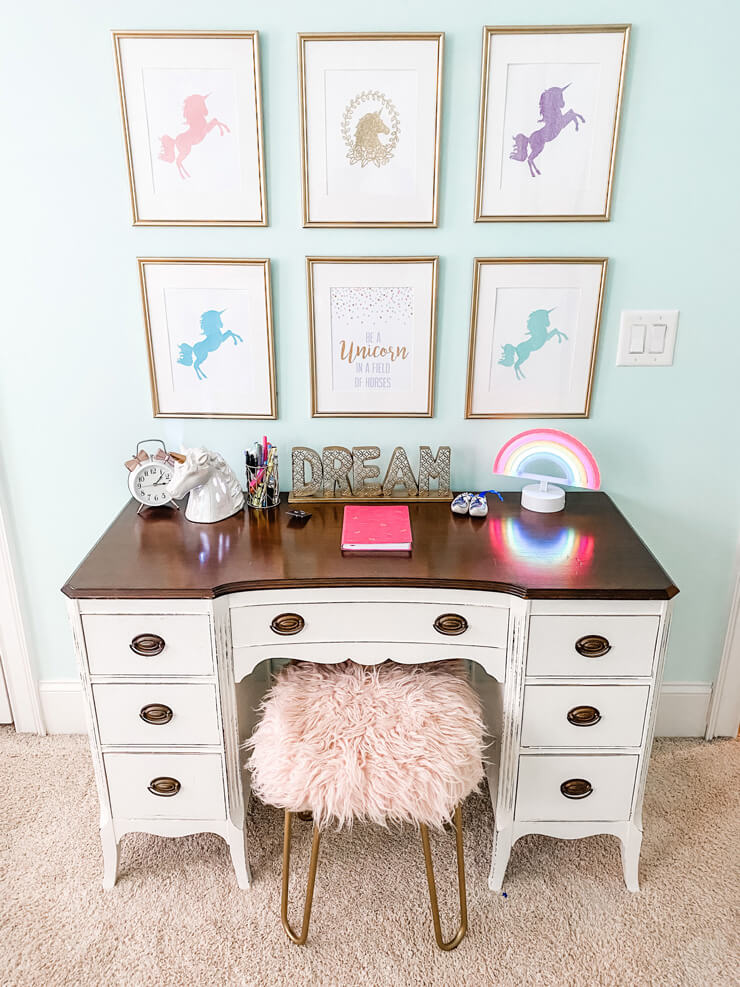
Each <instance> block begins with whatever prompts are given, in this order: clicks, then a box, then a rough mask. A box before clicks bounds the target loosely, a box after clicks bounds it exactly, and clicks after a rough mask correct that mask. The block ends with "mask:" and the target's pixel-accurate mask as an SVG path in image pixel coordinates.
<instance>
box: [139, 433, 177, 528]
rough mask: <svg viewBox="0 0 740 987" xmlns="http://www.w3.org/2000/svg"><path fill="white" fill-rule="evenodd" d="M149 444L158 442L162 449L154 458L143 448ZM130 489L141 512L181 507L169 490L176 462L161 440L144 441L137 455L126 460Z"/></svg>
mask: <svg viewBox="0 0 740 987" xmlns="http://www.w3.org/2000/svg"><path fill="white" fill-rule="evenodd" d="M147 442H157V443H158V444H159V446H160V447H161V448H159V449H157V451H156V452H155V453H154V455H153V456H150V455H149V453H148V452H145V451H144V450H143V449H142V448H141V446H143V445H144V444H145V443H147ZM126 468H127V469H128V471H129V474H128V488H129V491H130V493H131V496H132V497H133V498H134V500H138V502H139V511H138V512H137V513H140V512H141V510H142V509H143V508H144V507H174V508H175V509H176V510H179V507H178V506H177V504H176V503H175V502H174V500H173V499H172V497H171V496H170V494H169V492H168V490H167V484H168V483H169V482H170V480H171V479H172V473H173V470H174V468H175V460H174V459H173V458H172V455H171V454H170V453H168V452H167V450H166V449H165V445H164V442H162V440H161V439H144V440H143V441H142V442H139V443H138V445H137V446H136V455H135V456H134V458H133V459H128V460H126Z"/></svg>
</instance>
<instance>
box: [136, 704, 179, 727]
mask: <svg viewBox="0 0 740 987" xmlns="http://www.w3.org/2000/svg"><path fill="white" fill-rule="evenodd" d="M139 718H140V719H142V720H143V721H144V723H151V724H152V726H155V727H158V726H163V725H164V724H165V723H169V722H170V720H171V719H172V710H171V709H170V707H169V706H165V705H164V703H149V705H148V706H142V707H141V709H140V711H139Z"/></svg>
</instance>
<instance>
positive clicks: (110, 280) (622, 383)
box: [0, 0, 740, 681]
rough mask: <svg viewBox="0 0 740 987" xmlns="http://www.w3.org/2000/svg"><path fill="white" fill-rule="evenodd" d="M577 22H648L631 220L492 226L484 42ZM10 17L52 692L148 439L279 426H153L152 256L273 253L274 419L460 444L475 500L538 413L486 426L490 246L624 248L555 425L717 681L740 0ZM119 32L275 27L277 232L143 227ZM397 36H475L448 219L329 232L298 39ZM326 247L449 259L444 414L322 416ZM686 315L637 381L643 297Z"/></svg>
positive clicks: (530, 0) (679, 651)
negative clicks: (306, 139)
mask: <svg viewBox="0 0 740 987" xmlns="http://www.w3.org/2000/svg"><path fill="white" fill-rule="evenodd" d="M555 11H556V12H555ZM553 19H557V21H559V22H562V23H564V24H568V23H571V24H579V23H591V22H593V21H601V22H604V23H608V22H624V21H631V22H633V24H634V31H633V36H632V45H631V52H630V59H629V67H628V75H627V86H626V95H625V106H624V114H623V119H622V130H621V143H620V148H619V154H618V160H617V170H616V184H615V191H614V200H613V209H612V213H613V220H612V222H610V223H593V224H581V223H573V224H558V223H554V224H550V225H548V224H532V223H523V224H519V225H517V224H514V223H511V224H505V225H504V224H488V225H486V224H478V225H475V224H473V222H472V213H473V187H474V172H475V153H476V140H477V122H478V92H479V73H480V45H481V27H482V25H483V24H484V23H519V24H521V23H531V24H549V23H552V21H553ZM3 21H4V23H3V31H2V36H1V37H0V49H1V50H0V73H2V77H1V78H0V92H2V94H3V98H4V100H5V102H6V106H7V108H6V110H5V112H4V114H3V121H4V123H3V127H4V135H3V136H4V139H3V150H2V154H0V170H2V172H3V173H4V181H3V185H2V187H3V190H4V196H3V209H2V220H3V223H2V234H1V239H2V247H0V250H2V252H3V256H4V259H3V263H2V271H3V275H4V286H5V287H4V291H3V300H2V329H1V330H0V339H1V340H2V344H1V345H0V427H1V428H2V464H1V465H2V474H3V486H4V490H3V496H4V501H5V504H6V507H7V511H8V514H9V516H10V524H11V536H12V537H13V539H14V543H15V547H16V550H17V555H18V559H19V566H18V568H19V579H20V583H21V590H22V593H23V597H24V602H25V604H26V607H27V614H28V622H29V625H30V634H31V644H32V647H33V651H34V654H35V656H36V660H37V663H38V667H39V672H40V676H41V677H42V678H64V677H71V676H73V675H74V674H75V665H74V659H73V654H72V642H71V636H70V633H69V630H68V627H67V624H66V617H65V610H64V604H63V598H62V596H61V595H60V593H59V587H60V586H61V585H62V583H63V582H64V581H65V579H66V577H67V576H68V574H69V573H70V571H71V570H72V569H73V568H74V566H75V565H76V564H77V563H78V561H79V560H80V559H81V558H82V556H83V555H84V554H85V552H86V551H87V550H88V549H89V547H90V546H91V545H92V543H93V542H94V540H95V539H96V538H97V537H98V536H99V534H100V533H101V532H102V531H103V529H104V528H105V526H106V525H107V524H108V522H109V521H110V520H111V519H112V517H113V516H114V514H115V513H116V512H117V511H118V509H119V508H120V507H121V505H122V504H123V502H124V501H125V499H126V496H127V495H126V486H125V484H126V474H125V470H124V468H123V460H124V459H125V458H127V456H128V455H129V454H130V453H131V452H132V450H133V447H134V444H135V442H136V440H137V439H139V438H146V437H148V436H151V435H157V436H163V437H164V438H165V439H166V440H167V441H168V443H169V444H174V443H179V442H180V441H185V442H187V443H189V444H195V443H205V444H208V445H211V446H213V447H214V448H217V449H219V450H220V451H222V452H223V453H224V454H225V455H226V457H227V458H228V459H229V460H230V462H231V464H232V466H234V467H235V468H237V469H239V470H241V464H242V458H241V450H242V449H243V447H244V445H245V444H246V443H248V442H249V441H251V440H252V439H253V438H254V437H255V436H256V435H257V434H261V426H260V425H259V424H256V425H255V427H252V426H251V425H250V423H249V422H246V423H245V422H239V421H233V422H228V421H226V422H222V421H210V422H192V421H187V420H183V421H181V422H164V421H154V420H153V419H152V416H151V404H150V398H149V386H148V375H147V361H146V352H145V345H144V330H143V326H142V315H141V303H140V298H139V291H138V284H137V273H136V256H137V255H144V256H178V255H179V256H188V255H190V256H209V255H211V256H224V257H229V256H235V257H239V256H244V257H250V256H251V257H270V258H272V262H273V294H274V303H275V324H276V337H277V364H278V386H279V411H280V419H279V421H277V422H275V423H273V424H271V425H270V429H269V432H270V436H271V438H272V440H273V441H275V442H277V443H278V444H279V445H280V446H282V447H283V448H284V450H285V455H284V458H283V464H284V469H285V467H286V464H287V463H288V459H289V457H288V450H289V448H290V446H291V445H294V444H306V445H310V446H314V447H321V446H322V445H323V444H328V443H342V444H345V445H352V444H353V443H354V444H360V443H365V442H376V443H378V444H379V445H381V447H384V448H385V449H386V450H387V451H390V448H391V447H392V446H393V444H394V443H396V442H397V441H398V442H402V443H404V444H405V445H406V446H407V447H409V448H410V449H413V448H414V447H415V446H417V445H418V444H419V443H421V442H424V443H429V444H431V445H435V444H438V443H450V444H451V445H452V446H453V482H454V484H455V486H456V487H458V488H467V487H478V488H480V487H487V486H488V485H489V484H490V482H491V476H490V470H491V464H492V460H493V455H494V452H495V450H496V449H497V448H498V447H499V445H500V444H501V442H502V441H503V440H504V439H506V438H507V437H509V436H510V435H512V434H513V433H514V432H515V431H518V430H519V427H520V426H521V427H526V426H528V425H530V424H532V423H529V422H521V423H519V422H506V421H495V422H485V421H476V422H466V421H464V420H463V404H464V390H465V364H466V347H467V335H468V315H469V305H470V285H471V277H472V258H473V257H474V256H476V255H480V256H489V255H490V256H496V255H498V256H509V255H513V256H520V255H533V256H537V255H539V256H558V255H562V256H568V255H584V256H588V255H606V256H608V257H609V276H608V284H607V291H606V304H605V309H604V314H603V321H602V328H601V339H600V345H599V353H598V360H597V368H596V379H595V385H594V396H593V403H592V408H591V417H590V419H588V420H575V421H571V422H568V421H563V422H551V423H550V424H553V425H554V426H556V427H564V428H566V429H570V430H572V431H573V432H574V433H575V434H576V435H577V436H578V437H579V438H582V439H583V440H584V441H585V442H587V443H588V444H589V445H590V447H591V448H592V449H593V451H594V453H595V455H596V457H597V459H598V461H599V464H600V467H601V471H602V477H603V483H604V489H605V490H606V491H607V492H608V493H609V494H611V496H612V497H613V498H614V499H615V500H616V502H617V504H618V505H619V507H620V508H621V509H622V510H623V511H624V513H625V514H626V515H627V517H628V518H629V519H630V521H631V522H632V523H633V524H634V525H635V526H636V528H637V529H638V531H639V532H640V533H641V535H642V536H643V538H644V539H645V540H646V541H647V543H648V544H649V545H650V546H651V548H652V549H653V551H654V552H655V554H656V555H657V556H658V557H659V558H660V560H661V561H662V562H663V564H664V565H665V567H666V568H667V569H668V571H669V572H670V573H671V575H672V576H673V578H674V579H675V580H676V582H677V583H678V584H679V585H680V587H681V590H682V593H681V595H680V596H679V597H678V601H677V611H676V618H675V621H674V625H673V626H674V630H673V636H672V641H671V646H670V654H669V660H668V668H667V677H668V679H670V680H692V681H694V680H696V681H701V680H703V681H709V680H711V679H712V678H713V677H714V675H715V671H716V668H717V663H718V661H719V655H720V651H721V642H722V635H723V633H724V624H725V621H726V615H727V609H728V604H729V593H730V582H731V578H732V564H733V553H734V548H735V544H736V540H737V529H738V466H737V458H738V452H737V441H736V439H735V434H734V433H735V429H736V422H737V418H738V410H739V409H738V400H737V393H738V390H737V383H736V381H737V374H738V367H740V346H739V344H738V340H739V338H740V327H739V326H738V320H737V315H736V311H735V309H736V307H737V305H736V290H737V273H736V267H737V265H736V263H733V260H734V261H735V262H736V261H737V250H736V239H737V232H736V231H737V227H738V223H737V220H738V213H737V201H738V194H737V173H738V172H737V169H738V162H739V161H740V146H739V144H740V141H739V140H738V133H739V132H740V128H739V127H738V103H737V93H738V86H737V53H736V45H737V38H738V35H739V33H740V8H739V7H738V6H737V5H735V4H728V3H726V2H724V0H705V2H704V3H702V4H701V5H697V4H695V3H694V2H693V0H692V2H691V3H689V2H687V0H680V2H676V0H639V2H638V0H622V2H616V0H604V2H600V3H593V2H589V0H562V2H561V3H559V4H557V5H556V8H554V7H553V4H552V0H516V2H514V0H512V2H511V3H509V4H506V3H503V2H498V3H482V2H472V0H468V2H464V3H450V2H449V0H423V2H410V0H406V2H404V3H400V2H399V0H373V2H372V3H369V4H359V3H347V2H346V0H344V2H339V0H321V2H319V0H315V2H313V3H311V2H310V0H308V2H307V0H281V2H275V3H268V2H264V3H253V4H247V3H244V2H242V0H211V2H210V3H203V2H202V0H197V2H196V0H176V2H175V0H160V2H158V3H152V2H151V0H146V2H144V0H126V2H125V3H124V2H122V0H118V2H115V3H114V2H107V0H84V2H82V0H76V2H75V0H72V2H69V3H64V4H60V3H59V2H58V0H38V2H36V3H32V4H14V5H13V7H12V9H11V10H8V11H6V12H5V14H4V18H3ZM112 28H139V29H143V28H150V29H166V28H170V29H172V28H180V29H198V28H203V29H229V28H231V29H234V28H242V29H252V28H257V29H259V30H260V32H261V46H262V78H263V88H264V113H265V130H266V142H267V143H266V151H267V172H268V204H269V212H270V223H271V225H270V227H269V228H268V229H264V230H251V231H250V230H248V229H165V228H161V229H133V228H132V227H131V221H130V208H129V198H128V184H127V178H126V168H125V161H124V150H123V141H122V135H121V124H120V119H119V108H118V96H117V90H116V84H115V76H114V69H113V57H112V48H111V42H110V37H109V30H110V29H112ZM383 29H387V30H417V29H418V30H444V31H446V33H447V34H446V54H445V62H446V64H445V71H444V108H443V127H442V136H443V153H442V186H441V221H440V228H439V229H438V230H395V231H394V230H357V231H353V230H303V229H302V228H301V226H300V202H299V151H298V115H297V85H296V67H295V34H296V31H299V30H303V31H306V30H308V31H310V30H383ZM731 213H732V215H731ZM733 220H734V223H733ZM733 227H734V228H733ZM733 248H735V249H734V250H733ZM307 253H316V254H321V253H332V254H348V255H352V254H358V253H362V254H368V253H369V254H374V253H377V254H389V253H400V254H403V253H409V254H421V253H424V254H429V253H434V254H439V256H440V257H441V270H440V297H439V337H438V352H437V380H436V414H435V417H434V419H432V420H430V421H424V420H421V421H417V420H413V419H410V420H407V421H398V420H386V421H383V420H377V421H373V420H365V421H352V420H316V421H313V420H312V419H311V418H310V417H309V414H308V407H309V380H308V357H307V332H306V312H305V301H304V298H305V292H304V262H303V258H304V255H305V254H307ZM733 253H734V255H735V256H734V258H733V257H732V254H733ZM661 306H663V307H670V308H678V309H680V311H681V316H680V323H679V333H678V346H677V351H676V363H675V365H674V366H673V368H670V369H655V370H645V369H629V368H617V367H616V366H615V365H614V361H615V351H616V344H617V332H618V325H619V312H620V309H622V308H639V307H661ZM733 446H734V448H733ZM285 479H286V478H285V477H284V480H285ZM284 485H285V484H284Z"/></svg>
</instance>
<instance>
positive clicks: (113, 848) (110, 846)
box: [100, 819, 118, 890]
mask: <svg viewBox="0 0 740 987" xmlns="http://www.w3.org/2000/svg"><path fill="white" fill-rule="evenodd" d="M100 842H101V844H102V846H103V887H104V888H105V889H106V890H110V889H111V888H113V887H115V884H116V881H117V880H118V842H117V841H116V834H115V830H114V829H113V820H112V819H109V820H108V822H106V823H105V824H104V825H103V826H101V827H100Z"/></svg>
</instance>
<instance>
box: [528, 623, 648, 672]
mask: <svg viewBox="0 0 740 987" xmlns="http://www.w3.org/2000/svg"><path fill="white" fill-rule="evenodd" d="M659 621H660V618H659V617H656V616H651V615H635V616H631V615H630V616H628V615H625V616H614V615H601V614H594V615H592V616H585V615H584V616H580V615H573V616H563V617H559V616H554V615H550V614H547V615H544V614H541V615H534V616H532V617H530V620H529V646H528V650H527V675H579V676H581V677H582V678H588V677H589V676H592V675H610V676H621V675H645V676H648V675H650V674H651V673H652V670H653V659H654V657H655V645H656V642H657V638H658V624H659Z"/></svg>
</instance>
